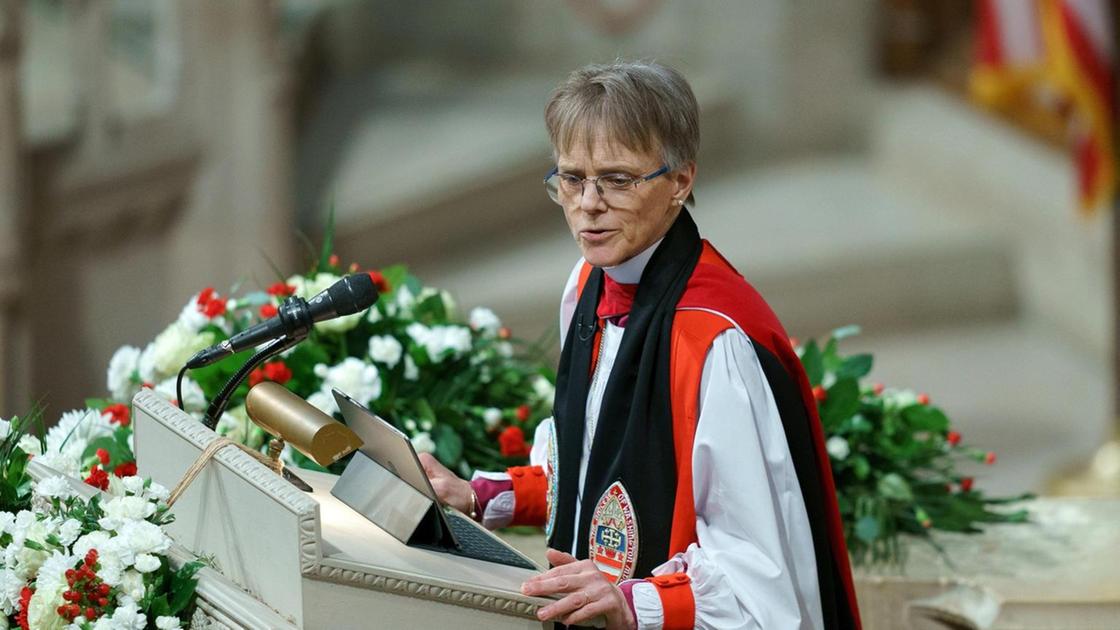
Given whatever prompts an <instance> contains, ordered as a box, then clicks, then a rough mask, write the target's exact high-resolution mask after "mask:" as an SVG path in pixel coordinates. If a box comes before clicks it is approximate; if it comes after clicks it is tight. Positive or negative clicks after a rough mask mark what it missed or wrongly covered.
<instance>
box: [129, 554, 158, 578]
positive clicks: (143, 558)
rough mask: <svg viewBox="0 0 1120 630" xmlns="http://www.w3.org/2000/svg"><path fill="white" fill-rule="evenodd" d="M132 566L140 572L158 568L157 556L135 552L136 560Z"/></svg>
mask: <svg viewBox="0 0 1120 630" xmlns="http://www.w3.org/2000/svg"><path fill="white" fill-rule="evenodd" d="M132 566H134V567H136V570H137V571H139V572H141V573H151V572H152V571H155V570H156V569H158V568H159V558H157V557H155V556H153V555H152V554H150V553H141V554H137V556H136V562H134V563H133V565H132Z"/></svg>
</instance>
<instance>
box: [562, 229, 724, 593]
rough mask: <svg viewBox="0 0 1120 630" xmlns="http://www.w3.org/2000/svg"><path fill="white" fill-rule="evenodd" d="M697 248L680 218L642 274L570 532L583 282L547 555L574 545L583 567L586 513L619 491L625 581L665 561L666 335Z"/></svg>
mask: <svg viewBox="0 0 1120 630" xmlns="http://www.w3.org/2000/svg"><path fill="white" fill-rule="evenodd" d="M702 248H703V244H702V242H701V240H700V234H699V232H698V231H697V229H696V224H695V223H694V222H693V220H692V217H691V216H690V215H689V213H688V211H687V210H683V209H682V210H681V213H680V215H679V216H678V217H677V220H676V221H675V222H674V223H673V225H672V227H670V228H669V231H668V233H667V234H666V235H665V238H664V240H662V241H661V244H660V245H659V246H658V247H657V250H656V251H655V252H654V254H653V256H652V257H651V258H650V260H649V263H648V264H647V265H646V268H645V271H644V272H643V273H642V279H641V281H640V282H639V284H638V290H637V293H636V294H635V296H634V304H633V307H632V308H631V310H630V318H629V320H628V322H627V324H626V331H625V333H624V334H623V336H622V343H621V345H620V347H619V350H618V355H617V356H616V358H615V362H614V368H613V369H612V370H611V373H610V376H609V378H608V380H607V386H606V390H605V391H604V394H603V402H602V406H601V407H600V409H599V421H598V424H597V425H596V429H595V436H594V442H593V444H592V447H591V455H590V460H589V461H588V466H587V478H586V479H585V481H584V489H583V496H582V497H578V499H579V501H580V519H579V524H578V526H577V527H576V528H575V529H574V530H573V525H574V520H575V506H576V501H577V495H578V490H579V479H578V477H579V467H580V466H579V464H580V455H581V453H582V450H583V446H582V445H583V439H584V427H585V411H586V408H587V392H588V387H589V386H590V380H591V374H590V370H591V357H592V350H593V348H592V345H593V344H594V343H595V330H596V326H597V318H596V315H595V309H596V307H597V306H598V303H599V293H600V292H601V290H602V285H603V270H602V269H598V268H596V269H594V270H593V271H592V272H591V275H590V276H589V277H588V279H587V283H586V285H585V286H584V289H583V293H582V294H581V295H580V299H579V304H578V306H577V307H576V311H575V314H574V316H573V318H572V324H571V326H569V328H568V333H567V337H566V338H565V342H564V350H563V352H562V353H561V354H560V365H559V369H558V371H557V372H558V373H557V377H556V399H555V407H554V409H553V417H554V419H555V422H556V437H557V448H558V451H559V452H558V457H557V466H558V469H559V470H558V475H557V476H558V477H559V484H560V487H559V490H558V493H557V499H556V505H555V506H554V509H555V510H556V515H555V519H556V520H555V525H554V526H553V530H552V537H551V538H550V539H549V541H548V543H549V546H550V547H552V548H554V549H560V550H562V551H565V552H567V551H570V550H571V548H572V541H573V536H574V540H575V541H576V543H577V545H576V557H577V558H580V559H586V558H587V557H588V536H589V528H590V524H591V517H592V513H593V512H594V511H595V507H596V505H597V504H598V502H599V499H600V497H601V496H602V495H603V493H604V492H605V491H606V490H607V488H608V487H610V485H611V484H613V483H614V482H615V481H621V482H622V485H623V486H625V488H626V490H627V491H628V493H629V495H630V499H631V501H632V503H633V506H634V511H635V514H636V516H637V521H638V539H639V545H638V557H637V564H636V567H635V573H634V577H638V578H641V577H646V576H649V575H650V574H651V571H652V570H653V568H654V567H656V566H657V565H659V564H661V563H663V562H665V560H666V559H668V553H669V535H670V529H671V526H672V519H673V502H674V499H675V495H676V488H677V475H676V456H675V453H674V450H673V416H672V406H671V402H670V391H671V383H670V374H669V368H670V359H671V357H670V344H671V336H672V335H671V333H672V329H673V317H674V315H675V313H676V307H677V302H678V301H679V300H680V298H681V295H682V294H683V293H684V290H685V286H686V285H687V284H688V279H689V277H691V275H692V272H693V270H694V269H695V268H696V263H697V262H698V261H699V260H700V253H701V250H702Z"/></svg>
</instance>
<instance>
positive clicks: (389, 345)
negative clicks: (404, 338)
mask: <svg viewBox="0 0 1120 630" xmlns="http://www.w3.org/2000/svg"><path fill="white" fill-rule="evenodd" d="M403 352H404V348H403V347H402V346H401V342H399V341H397V339H396V338H395V337H393V336H391V335H375V336H373V337H370V338H369V356H370V358H371V359H373V360H374V361H377V362H378V363H384V364H385V365H386V366H387V367H388V368H389V369H393V368H394V367H396V366H397V363H399V362H400V360H401V354H403Z"/></svg>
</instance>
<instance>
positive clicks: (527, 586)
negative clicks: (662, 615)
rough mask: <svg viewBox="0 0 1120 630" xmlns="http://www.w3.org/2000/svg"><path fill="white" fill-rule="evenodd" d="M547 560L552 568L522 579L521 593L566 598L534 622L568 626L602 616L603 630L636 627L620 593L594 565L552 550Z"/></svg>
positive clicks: (545, 608) (547, 607) (546, 610)
mask: <svg viewBox="0 0 1120 630" xmlns="http://www.w3.org/2000/svg"><path fill="white" fill-rule="evenodd" d="M547 557H548V562H549V564H551V565H552V567H553V568H552V569H551V570H549V571H546V572H545V573H542V574H540V575H537V576H534V577H531V578H529V579H528V580H526V581H525V583H524V584H522V585H521V592H522V593H524V594H526V595H536V596H548V595H555V594H561V593H567V596H565V597H564V598H563V599H561V600H560V601H557V602H553V603H551V604H549V605H547V606H545V607H543V608H541V609H540V610H538V611H537V618H538V619H540V620H541V621H547V620H550V619H551V620H555V621H559V622H561V623H564V624H566V625H569V626H570V625H576V624H581V623H585V622H588V621H590V620H592V619H594V618H596V617H598V616H600V615H602V616H604V617H606V619H607V630H632V629H633V628H635V627H636V626H637V622H636V621H635V620H634V613H633V612H631V610H630V606H628V605H627V604H626V598H625V597H624V596H623V595H622V591H621V590H620V589H619V588H618V587H617V586H615V585H614V584H613V583H612V582H611V581H610V580H608V579H607V577H606V576H605V575H603V574H602V573H600V572H599V569H598V568H597V567H596V566H595V563H594V562H592V561H590V560H576V559H575V557H573V556H572V555H570V554H566V553H564V552H563V551H557V550H555V549H549V550H548V556H547Z"/></svg>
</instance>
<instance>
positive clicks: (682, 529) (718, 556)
mask: <svg viewBox="0 0 1120 630" xmlns="http://www.w3.org/2000/svg"><path fill="white" fill-rule="evenodd" d="M545 123H546V125H547V127H548V134H549V138H550V140H551V142H552V147H553V154H554V157H555V161H556V164H555V167H554V168H553V169H552V170H551V171H549V173H548V174H547V175H546V176H545V188H546V190H547V192H548V195H549V196H550V197H551V198H552V200H553V201H555V202H556V203H557V204H559V205H560V207H561V208H563V211H564V217H565V218H566V219H567V222H568V226H569V227H570V228H571V231H572V236H573V237H574V238H575V241H576V244H577V245H578V246H579V249H580V252H581V253H582V255H583V257H582V259H580V261H579V262H578V263H577V264H576V266H575V268H574V269H573V270H572V273H571V276H570V278H569V279H568V283H567V286H566V287H565V288H564V293H563V297H562V299H561V303H560V324H561V331H562V337H563V346H562V353H561V356H560V365H559V370H558V378H557V384H556V401H555V406H554V414H553V418H552V419H551V420H546V421H544V422H542V423H541V424H540V426H539V428H538V429H537V432H536V435H535V439H534V445H533V450H532V456H531V464H532V465H530V466H524V467H516V468H511V469H509V470H508V471H506V472H503V473H486V474H479V475H476V478H475V479H474V480H473V481H472V482H470V483H468V482H466V481H463V480H461V479H459V478H457V477H455V476H454V475H453V474H452V473H451V472H449V471H448V470H447V469H445V468H443V467H442V466H441V465H439V463H438V462H436V460H435V459H433V458H431V457H424V465H425V468H426V470H427V471H428V475H429V477H430V478H431V479H432V481H433V486H434V487H435V488H436V491H437V492H438V493H439V494H440V496H441V497H442V498H443V499H444V500H445V501H446V502H447V503H448V504H450V505H451V506H453V507H456V508H458V509H460V510H462V511H463V512H466V513H469V514H472V515H473V516H475V518H479V519H481V521H482V523H483V524H484V525H486V526H488V527H491V528H494V527H503V526H506V525H511V524H535V525H543V526H545V527H547V534H548V543H549V547H550V549H549V551H548V561H549V563H550V564H551V565H552V567H553V568H552V569H551V570H549V571H547V572H545V573H544V574H542V575H540V576H536V577H534V578H532V579H530V580H528V581H527V582H525V584H524V587H523V591H524V592H525V593H526V594H529V595H537V596H550V595H551V596H559V597H560V599H559V600H558V601H556V602H554V603H552V604H549V605H548V606H545V607H543V608H541V610H540V613H539V615H540V617H541V619H552V620H556V621H558V622H561V623H564V624H569V625H578V624H581V623H586V622H588V621H589V620H592V619H594V618H596V617H599V616H605V617H606V619H607V620H608V627H610V628H692V627H698V628H720V629H727V628H766V629H767V630H769V629H773V628H858V627H859V614H858V611H857V609H856V603H855V597H854V592H853V588H852V581H851V572H850V569H849V565H848V556H847V551H846V548H845V546H844V538H843V532H842V528H841V526H840V521H839V514H838V510H837V506H836V495H835V491H834V488H833V482H832V474H831V470H830V468H829V464H828V456H827V454H826V452H825V449H824V444H823V440H822V431H821V427H820V421H819V419H818V417H817V411H816V409H817V408H816V404H815V401H814V400H813V397H812V394H811V392H810V389H809V385H808V380H807V379H806V377H805V374H804V372H803V370H802V368H801V363H800V361H799V360H798V358H797V356H796V355H795V353H794V351H793V349H792V348H791V346H790V344H789V341H788V337H787V335H786V333H785V331H784V330H783V329H782V325H781V324H780V323H779V322H778V319H777V318H776V317H775V316H774V314H773V312H772V311H771V310H770V308H769V307H768V306H767V305H766V303H765V302H764V301H763V299H762V298H761V297H760V296H759V294H758V293H757V292H756V291H755V290H754V289H753V288H752V287H751V286H750V285H749V284H748V283H747V282H746V280H744V279H743V277H742V276H741V275H739V273H738V272H737V271H736V270H735V269H734V268H733V267H732V266H731V265H730V264H729V263H728V262H727V260H726V259H724V258H723V257H722V256H721V255H720V254H719V252H718V251H717V250H716V249H715V247H714V246H713V245H712V244H710V243H709V242H708V241H706V240H703V239H701V237H700V235H699V232H698V231H697V227H696V224H695V223H694V222H693V219H692V216H691V215H690V213H689V210H688V208H690V207H691V206H692V205H693V203H692V202H693V197H692V186H693V183H694V181H695V178H696V152H697V148H698V146H699V136H700V133H699V121H698V108H697V104H696V98H695V96H694V95H693V93H692V89H691V87H690V86H689V85H688V82H687V81H685V79H684V78H683V77H682V76H681V75H680V74H679V73H678V72H677V71H675V70H673V69H671V68H668V67H666V66H664V65H661V64H658V63H647V62H622V61H616V62H614V63H610V64H605V65H591V66H587V67H585V68H581V69H579V70H577V71H575V72H573V73H572V74H571V75H570V76H569V77H568V78H567V80H566V81H564V83H562V84H561V85H560V86H559V87H558V88H557V89H556V90H555V91H554V92H553V94H552V97H551V99H550V100H549V102H548V105H547V107H546V108H545Z"/></svg>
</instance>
